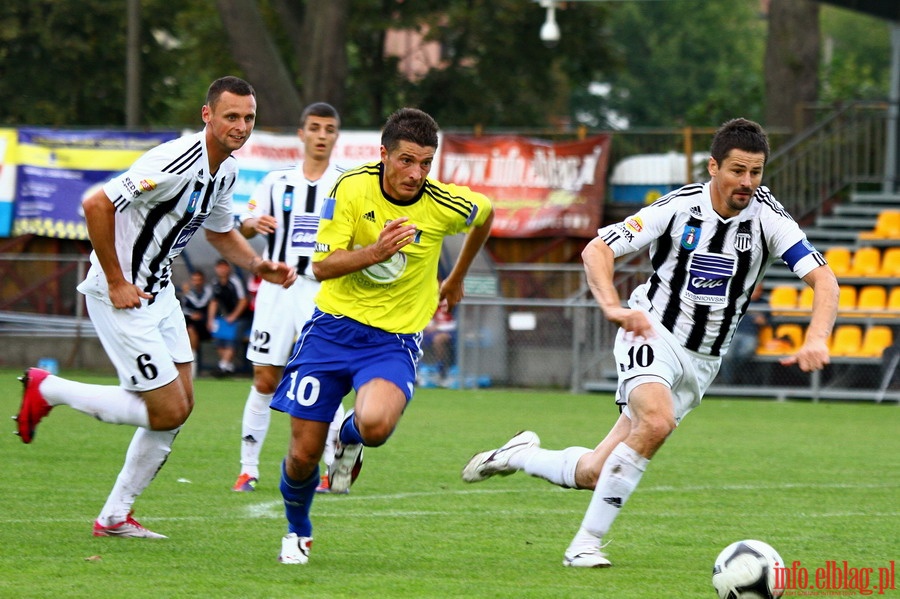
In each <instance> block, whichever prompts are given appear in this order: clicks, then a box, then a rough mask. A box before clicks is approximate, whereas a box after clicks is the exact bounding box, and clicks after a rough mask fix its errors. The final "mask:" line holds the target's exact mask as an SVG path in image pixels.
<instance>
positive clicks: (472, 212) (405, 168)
mask: <svg viewBox="0 0 900 599" xmlns="http://www.w3.org/2000/svg"><path fill="white" fill-rule="evenodd" d="M437 145H438V126H437V123H436V122H435V121H434V119H432V118H431V117H430V116H429V115H428V114H426V113H424V112H422V111H421V110H417V109H414V108H403V109H400V110H398V111H397V112H395V113H394V114H392V115H391V116H390V117H389V118H388V120H387V123H386V124H385V126H384V129H383V130H382V134H381V160H380V161H379V162H373V163H370V164H365V165H363V166H361V167H359V168H357V169H354V170H351V171H348V172H347V173H345V174H344V175H343V176H341V178H340V179H338V181H337V183H336V184H335V186H334V189H333V190H332V193H331V194H330V197H329V198H327V199H326V200H325V203H324V204H323V207H322V212H321V214H320V221H319V230H318V233H317V235H316V245H315V249H314V253H313V256H312V268H313V273H314V274H315V276H316V278H317V279H318V280H319V281H322V288H321V289H320V291H319V293H318V295H317V296H316V310H315V311H314V313H313V315H312V317H311V318H310V320H309V321H308V322H307V323H306V326H304V327H303V331H302V332H301V333H300V337H299V339H298V340H297V344H296V346H295V348H294V354H293V355H292V356H291V359H290V362H289V363H288V364H287V366H286V367H285V370H284V375H283V377H282V379H281V383H280V384H279V385H278V388H277V389H276V391H275V396H274V398H273V400H272V408H273V409H275V410H279V411H282V412H287V413H288V414H290V415H291V443H290V448H289V450H288V455H287V457H286V458H285V460H284V463H283V466H282V476H281V494H282V496H283V497H284V506H285V514H286V516H287V520H288V534H287V535H285V536H284V538H283V539H282V544H281V555H280V556H279V560H280V561H281V562H282V563H287V564H305V563H307V562H308V561H309V549H310V546H311V544H312V522H311V521H310V517H309V513H310V507H311V505H312V500H313V497H314V496H315V488H316V486H317V484H318V482H319V460H320V458H321V456H322V451H323V449H324V446H325V438H326V435H327V433H328V424H329V423H330V422H331V419H332V416H333V415H334V412H335V408H336V407H337V405H338V404H339V403H340V402H341V400H342V399H343V397H344V396H345V395H347V394H348V393H349V392H350V390H351V389H355V390H356V401H355V404H354V408H353V409H352V410H350V411H349V412H348V414H347V417H346V419H345V420H344V423H343V425H342V426H341V432H340V441H339V444H338V448H337V450H336V452H335V461H334V463H333V464H332V467H331V468H330V470H329V478H330V483H331V488H332V492H341V491H343V490H346V489H348V488H349V487H350V484H351V482H353V479H354V478H355V476H356V473H357V472H358V470H357V469H356V468H355V466H356V465H357V463H358V460H359V459H360V458H361V453H362V448H363V446H366V445H367V446H369V447H377V446H379V445H381V444H383V443H384V442H385V441H386V440H387V439H388V437H389V436H390V435H391V433H392V432H393V431H394V428H395V427H396V426H397V422H398V421H399V420H400V416H401V414H403V411H404V410H405V409H406V405H407V403H409V401H410V400H411V399H412V396H413V388H414V385H415V380H416V365H417V363H418V360H419V356H420V354H421V343H422V331H423V330H424V329H425V327H426V326H427V324H428V322H429V320H431V317H432V315H433V314H434V312H435V309H436V308H437V306H438V303H439V302H446V304H447V306H448V307H449V308H450V309H452V308H453V307H454V306H455V305H456V304H457V303H459V301H460V300H462V297H463V278H464V277H465V275H466V272H467V271H468V269H469V266H470V265H471V264H472V260H473V259H474V258H475V256H476V254H477V253H478V251H479V250H480V249H481V247H482V246H483V245H484V242H485V241H486V240H487V238H488V235H489V234H490V229H491V222H492V221H493V212H492V210H491V203H490V201H489V200H488V199H487V198H486V197H485V196H483V195H482V194H480V193H476V192H474V191H472V190H470V189H468V188H467V187H459V186H456V185H450V184H445V183H441V182H439V181H435V180H434V179H429V178H428V173H429V171H430V170H431V164H432V161H433V160H434V154H435V152H436V151H437ZM464 231H465V232H466V239H465V241H464V243H463V246H462V249H461V250H460V253H459V256H458V257H457V260H456V264H455V265H454V267H453V269H452V270H451V272H450V274H449V275H448V276H447V278H446V279H444V281H443V282H442V283H441V284H440V285H438V280H437V275H438V261H439V259H440V254H441V244H442V242H443V239H444V237H446V236H449V235H455V234H457V233H461V232H464Z"/></svg>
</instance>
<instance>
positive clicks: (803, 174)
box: [763, 102, 888, 222]
mask: <svg viewBox="0 0 900 599" xmlns="http://www.w3.org/2000/svg"><path fill="white" fill-rule="evenodd" d="M887 118H888V105H887V103H884V102H855V103H853V104H849V105H847V106H846V107H844V108H842V109H840V110H838V111H836V112H830V113H828V114H827V115H826V116H824V117H823V118H821V119H820V120H819V121H818V122H817V123H816V124H815V125H814V126H813V127H811V128H810V129H809V130H807V131H806V132H804V133H802V134H800V135H798V136H796V137H794V138H793V139H792V140H791V141H790V142H788V143H786V144H785V145H783V146H781V147H780V148H778V149H777V150H775V151H773V153H772V155H771V156H770V157H769V163H768V165H767V166H766V171H765V175H764V180H763V183H764V185H766V186H767V187H769V188H770V189H771V190H772V192H773V193H774V194H775V197H777V198H778V200H779V201H780V202H781V203H782V204H784V206H785V208H787V209H788V211H789V212H790V213H791V214H792V215H793V216H794V218H796V219H797V220H798V221H801V222H805V221H809V220H811V219H812V218H813V217H815V216H818V215H820V214H821V213H822V212H823V211H824V210H825V209H827V208H828V207H829V204H830V203H831V202H832V201H834V200H836V199H841V198H842V197H846V196H847V195H848V194H849V192H852V191H856V190H858V189H875V188H876V187H880V186H881V185H882V184H883V183H884V177H885V159H886V150H887V137H888V136H887V126H888V120H887Z"/></svg>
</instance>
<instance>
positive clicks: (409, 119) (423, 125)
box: [381, 108, 438, 152]
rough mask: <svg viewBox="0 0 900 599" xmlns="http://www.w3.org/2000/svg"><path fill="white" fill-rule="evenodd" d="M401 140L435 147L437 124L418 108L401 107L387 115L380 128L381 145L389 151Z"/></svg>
mask: <svg viewBox="0 0 900 599" xmlns="http://www.w3.org/2000/svg"><path fill="white" fill-rule="evenodd" d="M401 141H409V142H412V143H414V144H418V145H420V146H422V147H430V148H435V149H437V147H438V124H437V122H435V120H434V119H433V118H431V115H429V114H428V113H426V112H423V111H421V110H419V109H418V108H401V109H400V110H398V111H397V112H395V113H394V114H392V115H391V116H389V117H388V120H387V122H386V123H385V124H384V129H382V130H381V145H383V146H384V147H385V149H387V151H388V152H391V151H393V150H395V149H396V148H397V145H398V144H399V143H400V142H401Z"/></svg>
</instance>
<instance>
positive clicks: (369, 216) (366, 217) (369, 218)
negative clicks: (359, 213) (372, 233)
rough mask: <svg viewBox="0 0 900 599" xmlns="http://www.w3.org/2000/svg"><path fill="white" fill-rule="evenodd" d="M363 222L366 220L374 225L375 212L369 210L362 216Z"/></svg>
mask: <svg viewBox="0 0 900 599" xmlns="http://www.w3.org/2000/svg"><path fill="white" fill-rule="evenodd" d="M363 220H367V221H369V222H372V223H374V222H375V211H374V210H369V211H368V212H366V213H365V214H363Z"/></svg>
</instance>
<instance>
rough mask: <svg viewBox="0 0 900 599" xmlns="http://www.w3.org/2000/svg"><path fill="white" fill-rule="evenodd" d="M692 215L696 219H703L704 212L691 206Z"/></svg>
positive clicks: (697, 207) (698, 207)
mask: <svg viewBox="0 0 900 599" xmlns="http://www.w3.org/2000/svg"><path fill="white" fill-rule="evenodd" d="M691 214H693V215H694V216H696V217H702V216H703V211H702V210H700V206H691Z"/></svg>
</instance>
